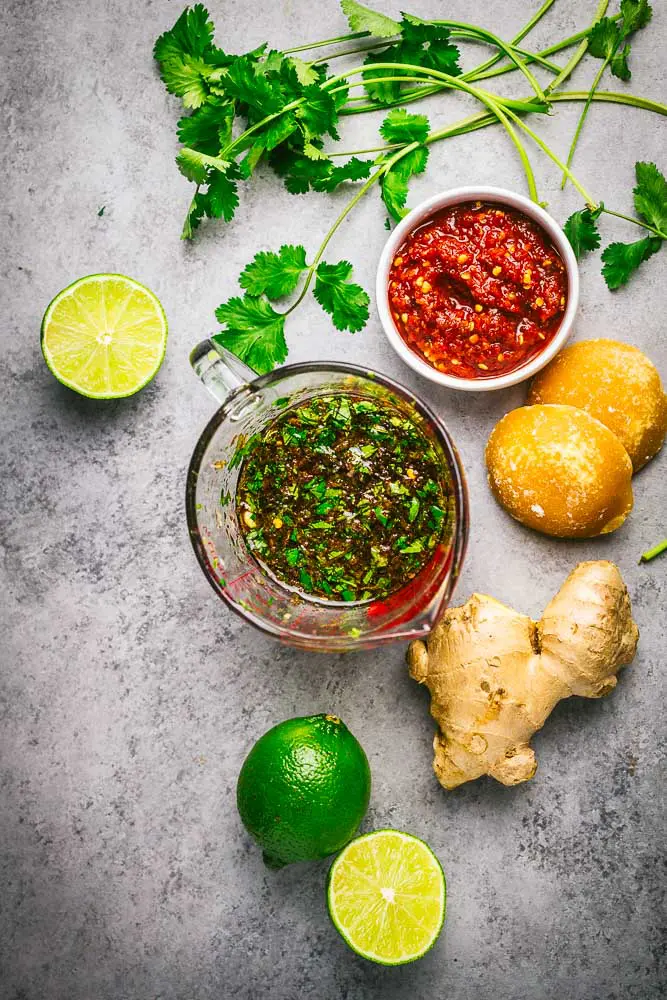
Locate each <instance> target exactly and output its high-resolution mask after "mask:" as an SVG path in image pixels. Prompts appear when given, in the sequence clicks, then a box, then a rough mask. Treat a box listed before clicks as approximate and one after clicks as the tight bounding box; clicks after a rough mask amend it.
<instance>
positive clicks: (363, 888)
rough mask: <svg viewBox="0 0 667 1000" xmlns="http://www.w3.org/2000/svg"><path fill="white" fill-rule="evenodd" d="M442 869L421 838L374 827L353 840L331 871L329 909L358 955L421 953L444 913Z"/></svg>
mask: <svg viewBox="0 0 667 1000" xmlns="http://www.w3.org/2000/svg"><path fill="white" fill-rule="evenodd" d="M445 898H446V890H445V875H444V872H443V870H442V867H441V865H440V862H439V861H438V859H437V858H436V856H435V854H434V853H433V851H432V850H431V848H430V847H429V846H428V844H425V843H424V841H423V840H419V839H418V838H417V837H413V836H411V834H409V833H401V831H400V830H376V831H374V832H373V833H366V834H364V835H363V836H361V837H357V838H356V840H352V841H351V842H350V843H349V844H348V845H347V847H345V848H343V850H342V851H341V853H340V854H339V855H338V857H337V858H336V860H335V861H334V863H333V865H332V866H331V871H330V872H329V885H328V889H327V902H328V906H329V915H330V917H331V919H332V920H333V923H334V926H335V927H336V929H337V930H338V931H339V932H340V934H341V935H342V937H343V939H344V940H345V941H346V942H347V944H348V945H349V946H350V948H352V950H353V951H355V952H356V953H357V955H361V957H362V958H368V959H370V961H371V962H380V963H381V964H382V965H404V964H405V963H406V962H414V961H415V960H416V959H418V958H421V957H422V955H425V954H426V952H427V951H428V950H429V948H431V947H432V945H433V944H434V943H435V941H436V939H437V937H438V935H439V934H440V931H441V930H442V925H443V922H444V919H445Z"/></svg>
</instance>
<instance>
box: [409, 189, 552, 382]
mask: <svg viewBox="0 0 667 1000" xmlns="http://www.w3.org/2000/svg"><path fill="white" fill-rule="evenodd" d="M566 303H567V274H566V271H565V265H564V263H563V260H562V258H561V256H560V254H559V253H558V251H557V250H556V248H555V246H554V245H553V243H552V242H551V240H550V239H549V237H548V235H547V233H546V232H545V231H544V229H542V227H541V226H540V225H538V224H537V223H536V222H533V221H532V220H531V219H529V218H528V217H527V216H526V215H524V214H523V213H522V212H518V211H516V210H515V209H512V208H505V207H503V206H500V205H497V204H489V203H482V202H474V203H473V202H467V203H464V204H460V205H452V206H451V207H450V208H446V209H444V210H443V211H442V212H438V214H437V215H435V216H434V217H433V219H432V220H431V221H430V222H427V223H425V224H424V225H421V226H419V228H418V229H416V230H415V231H414V232H413V233H411V234H410V235H409V236H408V238H407V239H406V240H405V242H404V243H403V245H402V246H401V248H400V250H399V251H398V253H397V254H396V256H395V257H394V261H393V264H392V267H391V270H390V273H389V305H390V307H391V311H392V315H393V317H394V322H395V323H396V327H397V329H398V331H399V333H400V334H401V336H402V337H403V339H404V340H405V342H406V343H407V344H408V346H409V347H410V348H412V350H413V351H415V352H416V353H417V354H419V355H421V356H422V357H423V358H424V359H425V360H426V361H427V362H428V363H429V364H430V365H431V366H432V367H433V368H437V370H438V371H441V372H445V373H446V374H447V375H454V376H457V377H459V378H491V377H493V376H494V375H506V374H508V373H509V372H513V371H515V370H516V369H517V368H520V367H521V366H522V365H525V364H526V362H528V361H530V359H531V358H533V357H535V355H537V354H539V353H540V351H542V350H543V349H544V347H546V345H547V344H548V343H549V341H550V340H551V339H552V337H553V336H554V335H555V333H556V331H557V330H558V327H559V326H560V324H561V320H562V318H563V313H564V312H565V306H566Z"/></svg>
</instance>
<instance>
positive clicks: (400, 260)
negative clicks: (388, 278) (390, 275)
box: [394, 257, 403, 267]
mask: <svg viewBox="0 0 667 1000" xmlns="http://www.w3.org/2000/svg"><path fill="white" fill-rule="evenodd" d="M402 263H403V258H402V257H394V267H400V266H401V264H402Z"/></svg>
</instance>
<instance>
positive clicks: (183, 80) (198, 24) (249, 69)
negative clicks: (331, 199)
mask: <svg viewBox="0 0 667 1000" xmlns="http://www.w3.org/2000/svg"><path fill="white" fill-rule="evenodd" d="M213 34H214V26H213V23H212V21H211V20H210V18H209V14H208V11H207V10H206V8H205V7H204V6H203V5H202V4H195V6H194V7H192V8H189V7H188V8H186V9H185V10H184V11H183V13H182V14H181V16H180V17H179V18H178V20H177V21H176V24H175V25H174V27H173V28H172V29H171V30H170V31H167V32H165V33H164V34H163V35H161V36H160V38H158V40H157V42H156V43H155V47H154V56H155V58H156V59H157V61H158V63H159V66H160V74H161V76H162V79H163V81H164V83H165V86H166V88H167V90H168V91H169V92H170V93H172V94H175V95H176V96H177V97H180V98H181V100H182V102H183V106H184V108H185V109H186V110H188V111H190V114H188V115H186V116H185V117H183V118H181V119H180V120H179V122H178V138H179V140H180V142H181V143H182V144H183V145H182V148H181V150H180V152H179V154H178V156H177V158H176V162H177V164H178V167H179V170H180V171H181V173H183V174H184V175H185V176H186V177H187V178H188V180H191V181H193V182H194V183H195V184H196V185H197V189H196V191H195V194H194V197H193V198H192V202H191V204H190V208H189V210H188V214H187V217H186V220H185V224H184V226H183V236H184V238H186V239H188V238H191V237H192V235H193V233H194V231H195V229H196V228H197V227H198V226H199V224H200V222H201V220H202V218H204V216H208V217H210V218H215V219H224V220H225V221H226V222H230V221H231V219H232V218H233V217H234V212H235V210H236V208H237V206H238V203H239V199H238V182H239V181H240V180H247V179H248V178H249V177H250V176H251V175H252V173H253V171H254V170H255V168H256V166H257V164H258V163H259V162H260V160H261V159H262V158H263V157H265V156H267V157H271V154H272V153H273V152H274V151H276V150H280V154H277V155H276V161H275V162H276V163H280V164H282V165H283V169H284V170H285V172H287V170H286V165H292V164H293V163H294V162H295V161H296V162H297V163H299V162H301V161H303V160H305V161H306V162H310V161H312V162H313V163H314V164H316V165H315V166H314V168H313V176H314V177H316V178H317V182H318V187H317V188H316V189H318V190H327V191H329V190H333V189H334V188H335V187H337V186H338V184H340V183H342V182H343V181H344V180H348V179H349V180H356V179H358V178H359V176H364V173H363V172H364V170H366V171H368V170H370V165H369V166H368V167H365V166H363V164H362V163H361V161H359V160H355V161H354V162H353V163H351V164H349V165H342V166H341V167H337V168H334V166H333V163H332V162H331V161H330V160H327V158H326V157H325V156H324V154H323V153H322V152H321V149H322V146H323V144H324V140H325V138H326V137H327V136H328V137H331V138H333V139H338V137H339V136H338V132H337V122H338V112H339V109H340V107H341V105H342V104H344V103H345V100H346V98H347V90H346V88H345V87H339V88H337V89H336V92H335V93H329V92H328V91H327V90H325V89H324V88H323V86H322V83H323V81H324V80H325V78H326V66H323V65H321V66H312V65H310V64H308V63H305V62H303V61H302V60H300V59H298V58H296V57H294V58H293V57H290V56H286V55H284V54H283V53H281V52H277V51H275V50H269V49H268V46H267V45H261V46H259V48H257V49H254V50H253V51H252V52H247V53H245V54H243V55H228V54H227V53H225V52H223V51H222V49H219V48H217V47H216V45H215V44H214V42H213ZM239 118H241V119H242V121H243V123H244V124H245V126H246V128H245V129H244V131H243V133H242V135H241V136H240V137H237V138H234V131H235V125H236V123H237V121H238V119H239ZM366 175H367V174H366ZM309 186H310V185H309ZM305 190H307V187H306V188H305Z"/></svg>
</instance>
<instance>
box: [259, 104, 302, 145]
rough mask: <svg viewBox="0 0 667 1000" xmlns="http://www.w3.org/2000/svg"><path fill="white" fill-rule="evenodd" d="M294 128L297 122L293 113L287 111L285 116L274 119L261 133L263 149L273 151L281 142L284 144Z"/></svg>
mask: <svg viewBox="0 0 667 1000" xmlns="http://www.w3.org/2000/svg"><path fill="white" fill-rule="evenodd" d="M296 127H297V122H296V117H295V115H294V112H293V111H288V112H287V113H286V114H284V115H281V116H280V117H279V118H276V119H274V121H272V122H269V124H268V125H267V126H266V128H265V129H264V130H263V132H262V139H263V140H264V145H265V147H266V148H267V149H275V148H276V146H279V145H280V143H281V142H284V141H285V139H287V137H288V136H290V135H291V134H292V132H293V131H294V130H295V128H296Z"/></svg>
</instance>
